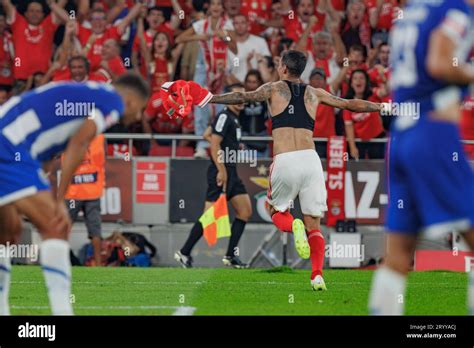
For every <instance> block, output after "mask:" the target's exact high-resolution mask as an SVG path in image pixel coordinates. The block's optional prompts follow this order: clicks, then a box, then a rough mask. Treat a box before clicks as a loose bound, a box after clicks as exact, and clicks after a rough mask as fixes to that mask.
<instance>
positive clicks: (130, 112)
mask: <svg viewBox="0 0 474 348" xmlns="http://www.w3.org/2000/svg"><path fill="white" fill-rule="evenodd" d="M149 93H150V92H149V87H148V84H147V83H146V82H145V81H144V80H143V79H142V78H141V77H139V76H138V75H134V74H125V75H123V76H121V77H119V78H118V79H117V80H115V82H114V83H113V85H105V84H99V83H96V82H87V83H84V84H82V83H50V84H47V85H44V86H42V87H40V88H37V89H35V90H33V91H31V92H28V93H25V94H23V95H21V96H16V97H12V98H11V99H10V100H9V101H8V102H7V103H6V104H4V105H3V106H2V107H1V108H0V245H8V244H14V243H18V241H19V238H20V237H21V215H25V216H26V217H27V218H28V219H29V220H30V221H31V222H32V223H33V224H34V225H35V226H36V228H37V229H38V231H39V233H40V234H41V237H42V243H41V246H40V264H41V267H42V269H43V274H44V277H45V281H46V285H47V289H48V296H49V302H50V305H51V309H52V313H53V314H55V315H71V314H73V310H72V305H71V303H70V294H71V265H70V260H69V243H68V242H67V239H68V235H69V232H70V228H71V221H70V218H69V214H68V211H67V209H66V206H65V204H64V195H65V193H66V191H67V187H68V185H69V183H70V182H71V180H72V176H73V174H74V172H75V170H76V169H77V167H78V166H79V164H80V163H81V161H82V158H83V156H84V154H85V152H86V151H87V148H88V146H89V143H90V142H91V141H92V140H93V139H94V137H95V136H96V135H97V134H100V133H102V132H104V131H105V130H106V129H107V128H108V127H110V126H112V125H114V124H116V123H118V122H122V123H123V124H124V125H130V124H131V123H134V122H136V121H138V120H140V117H141V111H142V109H143V108H144V107H145V105H146V101H147V99H148V96H149ZM63 151H64V161H63V162H62V172H61V181H60V184H59V187H58V192H57V195H56V197H54V196H53V195H52V193H51V192H50V191H49V189H50V185H49V180H48V178H47V176H46V175H45V173H44V171H43V169H45V168H47V166H48V163H50V161H51V160H52V159H53V158H54V157H55V156H56V155H57V154H59V153H61V152H63ZM10 274H11V261H10V259H9V258H8V257H0V314H3V315H8V314H9V306H8V293H9V287H10Z"/></svg>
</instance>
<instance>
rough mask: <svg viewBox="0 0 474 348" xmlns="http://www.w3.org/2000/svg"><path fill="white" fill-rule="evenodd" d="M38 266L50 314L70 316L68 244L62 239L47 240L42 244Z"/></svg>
mask: <svg viewBox="0 0 474 348" xmlns="http://www.w3.org/2000/svg"><path fill="white" fill-rule="evenodd" d="M40 264H41V267H42V268H43V274H44V278H45V280H46V287H47V288H48V297H49V303H50V305H51V311H52V314H53V315H72V314H73V312H72V304H71V301H70V295H71V260H70V258H69V243H68V242H66V241H65V240H62V239H47V240H45V241H44V242H42V243H41V254H40Z"/></svg>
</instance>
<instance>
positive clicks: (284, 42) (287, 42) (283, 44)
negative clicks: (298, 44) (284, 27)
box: [277, 37, 293, 56]
mask: <svg viewBox="0 0 474 348" xmlns="http://www.w3.org/2000/svg"><path fill="white" fill-rule="evenodd" d="M292 43H293V39H290V38H289V37H282V38H281V39H280V42H279V43H278V46H277V54H278V56H281V53H282V52H283V51H286V50H287V49H289V48H290V46H291V44H292Z"/></svg>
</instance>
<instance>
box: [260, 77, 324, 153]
mask: <svg viewBox="0 0 474 348" xmlns="http://www.w3.org/2000/svg"><path fill="white" fill-rule="evenodd" d="M310 97H311V98H312V87H310V86H307V85H306V84H303V83H296V82H292V81H288V80H282V81H278V82H275V83H274V84H273V86H272V97H271V100H270V103H269V107H270V113H271V115H272V137H273V152H274V154H275V155H277V154H279V153H285V152H291V151H299V150H306V149H313V150H314V141H313V130H314V117H315V114H316V107H317V104H316V102H315V100H314V99H311V101H308V99H309V98H310ZM311 115H313V116H311Z"/></svg>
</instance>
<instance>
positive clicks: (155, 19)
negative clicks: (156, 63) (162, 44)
mask: <svg viewBox="0 0 474 348" xmlns="http://www.w3.org/2000/svg"><path fill="white" fill-rule="evenodd" d="M171 3H172V5H173V10H174V12H175V14H176V15H175V16H172V18H171V20H170V21H168V20H167V19H166V17H165V12H166V11H165V9H164V8H162V7H157V6H155V7H151V8H149V9H147V8H146V7H143V8H142V12H141V13H140V17H144V16H145V20H146V24H147V26H148V29H146V30H144V31H143V34H141V35H139V34H138V32H137V35H135V39H134V41H133V47H132V56H131V58H132V65H133V67H134V68H136V69H139V70H140V73H141V74H142V75H143V76H144V77H145V76H147V68H146V64H145V57H144V56H143V55H141V54H140V52H141V48H140V40H141V39H142V38H143V39H145V43H146V47H147V49H149V50H150V49H151V44H152V41H153V38H154V37H155V34H156V33H157V32H163V33H166V34H167V35H168V37H169V38H170V41H171V42H172V43H174V33H175V31H176V30H177V29H178V27H179V25H180V23H181V16H180V15H179V13H181V11H182V9H181V6H180V5H179V3H178V1H177V0H172V1H171Z"/></svg>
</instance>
